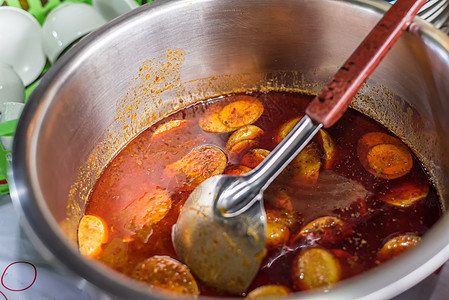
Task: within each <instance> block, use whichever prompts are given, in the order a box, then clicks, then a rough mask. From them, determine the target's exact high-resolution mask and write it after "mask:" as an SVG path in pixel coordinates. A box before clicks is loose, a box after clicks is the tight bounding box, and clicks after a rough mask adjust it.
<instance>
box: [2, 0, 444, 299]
mask: <svg viewBox="0 0 449 300" xmlns="http://www.w3.org/2000/svg"><path fill="white" fill-rule="evenodd" d="M387 7H388V6H387V5H386V4H385V3H379V2H378V3H376V2H371V1H363V0H360V1H326V0H315V1H298V0H284V1H281V2H279V1H269V0H247V1H237V0H227V1H214V0H203V1H193V2H186V1H177V0H174V1H156V2H155V3H151V4H149V5H146V6H144V7H141V8H139V9H137V10H134V11H133V12H131V13H129V14H127V15H126V16H123V17H121V18H119V19H116V20H114V21H113V22H111V23H109V24H107V25H106V26H104V27H102V28H100V29H99V30H97V31H96V32H94V33H92V34H90V35H89V36H88V37H86V38H85V39H83V40H82V41H81V42H80V43H79V44H78V45H77V46H75V47H74V48H73V49H72V50H70V51H69V52H68V53H67V54H66V55H64V56H63V57H62V58H61V59H60V61H58V62H57V63H56V64H55V65H54V66H53V67H52V68H51V69H50V70H49V72H48V73H47V74H46V76H44V78H43V79H42V81H41V83H40V84H39V86H38V88H37V89H36V91H35V92H34V93H33V94H32V96H31V99H30V101H29V103H28V104H27V106H26V108H25V112H24V114H23V116H22V118H21V120H20V123H19V126H18V129H17V138H16V139H15V144H14V150H13V161H12V173H11V179H10V181H11V182H12V183H11V187H12V193H11V195H12V198H13V200H14V203H15V205H16V206H17V207H18V208H19V211H20V212H21V213H22V214H23V215H24V219H25V227H26V228H27V229H28V231H29V233H30V235H31V237H32V240H33V241H35V243H36V244H37V245H38V246H39V247H40V248H41V250H42V252H43V254H44V255H45V256H46V257H47V258H48V259H50V260H52V261H57V262H58V263H60V264H62V265H64V266H65V267H66V268H68V269H70V270H72V271H74V272H75V273H77V274H78V275H80V276H81V277H84V278H86V279H87V280H88V281H90V282H92V283H93V284H94V285H97V286H99V287H100V288H101V289H103V290H106V291H108V292H109V293H111V294H114V295H116V296H118V297H122V298H141V297H145V296H148V291H147V290H145V289H142V288H141V287H140V286H138V285H137V284H135V283H134V282H131V280H129V279H127V278H122V276H121V275H117V274H115V273H113V272H110V271H109V270H107V268H105V267H104V266H101V265H100V264H98V263H95V262H90V261H87V260H85V259H84V258H82V257H81V256H80V255H79V254H78V253H77V249H76V248H77V246H76V238H75V237H76V226H77V223H78V221H79V219H80V217H81V214H82V212H83V209H84V206H85V204H86V200H87V198H88V196H89V192H90V190H91V189H92V187H93V185H94V184H95V180H96V179H97V178H98V176H99V175H100V174H101V172H102V170H103V168H104V167H105V165H106V164H107V163H108V162H109V161H110V160H111V158H113V157H114V155H115V154H116V153H117V152H118V151H119V150H120V149H121V148H123V146H124V145H126V143H127V142H128V141H129V140H130V139H132V138H133V137H135V136H136V135H137V134H138V133H139V132H141V131H142V130H144V129H145V128H147V127H149V126H150V125H151V124H152V123H154V122H156V121H158V120H160V119H161V118H162V117H164V116H166V115H168V114H169V113H170V112H173V111H175V110H177V109H180V108H182V107H184V106H187V105H189V104H192V103H195V102H197V101H200V100H204V99H207V98H209V97H213V96H217V95H221V94H227V93H231V92H237V91H251V90H258V91H260V90H262V91H263V90H281V91H282V90H284V91H302V90H306V91H309V92H312V93H313V92H318V91H319V90H320V88H321V87H322V86H323V85H324V84H325V83H326V82H327V80H328V79H329V78H330V77H331V76H332V75H333V73H334V72H335V71H336V70H337V69H338V67H339V66H340V65H341V64H342V63H343V62H344V60H345V59H346V58H347V57H348V56H349V54H350V53H351V52H352V51H353V50H354V49H355V47H356V46H357V45H358V43H359V42H360V41H361V40H362V39H363V38H364V36H365V35H366V34H367V33H368V31H369V30H370V28H372V27H373V26H374V24H375V23H376V21H377V20H378V19H379V18H380V14H381V13H382V12H383V11H384V10H385V9H386V8H387ZM448 49H449V39H448V38H447V37H446V36H445V35H444V34H443V33H442V32H439V31H437V30H436V29H435V28H433V27H432V26H431V25H429V24H427V23H425V22H423V21H420V20H416V21H415V23H414V24H413V25H412V26H411V28H410V30H409V32H406V33H405V34H404V35H403V36H402V37H401V39H400V40H399V41H398V43H397V44H396V45H395V46H394V47H393V49H392V50H391V52H390V53H389V54H388V55H387V57H386V58H385V60H384V61H383V62H382V63H381V65H380V66H379V67H378V69H377V70H376V71H375V72H374V74H373V75H372V76H371V78H370V79H369V80H368V82H367V84H366V85H365V86H364V87H363V88H362V90H361V91H360V92H359V94H358V95H357V97H356V99H355V101H354V103H353V107H354V108H356V109H358V110H360V111H362V112H364V113H366V114H368V115H370V116H372V117H373V118H374V119H376V120H378V121H380V122H381V123H383V124H384V125H386V126H387V127H388V128H390V130H392V131H393V132H394V133H396V134H397V135H398V136H400V137H401V138H403V139H404V141H406V142H407V144H408V145H409V146H410V147H411V148H412V150H413V151H414V152H415V154H416V155H417V156H418V158H419V159H420V160H421V161H422V162H423V164H424V166H425V168H426V170H427V171H428V172H429V174H430V176H431V178H432V179H433V181H434V183H435V185H436V187H437V189H438V191H439V193H440V196H441V199H443V203H442V205H443V207H446V205H447V204H448V203H447V201H448V195H447V193H448V191H447V189H446V187H447V186H449V182H448V180H449V168H448V166H449V161H448V160H449V158H448V157H447V155H445V154H446V153H445V152H446V151H447V150H446V149H449V147H448V144H449V121H448V120H447V117H446V116H447V115H448V114H449V104H448V102H447V99H449V85H448V84H447V82H446V81H447V79H446V78H447V74H449V56H448ZM448 223H449V219H448V217H447V216H445V217H443V218H442V220H441V221H440V222H439V223H438V224H437V225H436V226H435V227H434V229H433V230H431V232H429V234H428V235H427V236H426V237H425V238H424V239H423V242H422V244H421V245H420V246H418V247H417V248H416V249H415V250H413V251H410V252H411V253H410V254H406V255H403V257H400V258H399V259H397V260H395V261H394V262H392V263H389V264H386V265H385V266H382V267H379V268H377V269H375V270H374V271H370V272H368V273H367V274H364V275H362V276H359V277H357V278H355V279H353V280H349V281H348V282H345V283H344V284H342V285H341V286H337V287H336V288H335V289H333V290H332V291H331V292H329V293H326V294H325V295H324V296H323V294H322V293H320V292H319V291H318V292H316V293H308V294H307V297H310V298H311V299H312V298H314V297H321V298H323V297H328V298H329V299H338V298H340V297H341V298H343V299H347V298H348V297H349V298H360V297H365V296H376V297H377V296H379V297H381V296H388V297H391V296H394V295H396V294H398V293H400V292H402V291H404V290H406V289H407V288H409V287H411V286H412V285H413V284H416V283H417V282H419V281H420V280H422V279H423V278H425V277H426V276H427V275H428V274H430V273H431V272H433V271H434V270H436V269H437V268H438V267H439V266H440V265H441V264H443V263H444V262H445V261H446V260H447V259H448V258H449V249H448V246H447V245H448V244H449V234H447V230H448V229H447V228H449V224H448ZM150 294H151V296H152V297H157V296H158V294H157V293H156V292H154V293H151V292H150ZM300 295H301V294H296V295H295V296H294V297H299V296H300ZM302 296H303V297H306V296H304V295H302Z"/></svg>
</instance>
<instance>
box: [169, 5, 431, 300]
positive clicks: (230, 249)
mask: <svg viewBox="0 0 449 300" xmlns="http://www.w3.org/2000/svg"><path fill="white" fill-rule="evenodd" d="M425 2H426V0H417V1H415V0H398V1H397V2H396V3H395V4H394V5H393V6H392V7H391V8H390V9H389V10H388V11H387V12H386V14H385V15H384V16H383V17H382V19H381V20H380V21H379V22H378V23H377V25H376V26H375V27H374V28H373V30H372V31H371V32H370V33H369V34H368V36H367V37H366V38H365V39H364V41H363V42H362V43H361V44H360V45H359V47H358V48H357V49H356V50H355V52H354V53H353V54H352V55H351V56H350V57H349V59H348V60H347V61H346V62H345V63H344V64H343V66H342V67H341V68H340V69H339V70H338V72H337V73H336V74H335V75H334V77H333V78H332V79H331V81H330V82H329V83H328V84H327V85H326V87H325V88H324V89H323V91H322V92H321V93H320V94H319V95H318V96H316V97H315V98H314V100H313V101H312V102H311V103H310V104H309V106H308V107H307V109H306V116H304V117H303V118H302V119H301V121H300V122H299V123H298V124H297V125H296V126H295V128H294V129H293V130H292V131H291V132H290V133H289V134H288V136H287V137H286V138H285V139H284V140H283V141H282V142H281V143H280V144H279V145H278V146H277V147H276V148H275V149H274V150H273V151H272V152H271V154H270V155H269V156H267V158H266V159H265V160H264V161H263V162H262V163H261V164H260V165H259V166H258V167H257V168H255V169H254V170H252V171H251V172H249V173H247V174H245V175H242V176H225V175H219V176H214V177H211V178H209V179H207V180H206V181H204V182H203V183H201V184H200V185H199V186H198V187H197V188H196V189H195V190H194V191H193V192H192V194H191V195H190V196H189V198H188V199H187V201H186V203H185V205H184V207H183V209H182V211H181V213H180V215H179V218H178V221H177V223H176V225H175V226H174V227H173V232H172V234H173V242H174V246H175V250H176V253H177V254H178V256H179V258H180V259H181V260H182V261H183V262H184V263H185V264H186V265H187V266H188V267H189V268H190V269H191V270H192V272H193V273H194V274H195V275H196V276H197V277H198V278H200V279H201V280H202V281H203V282H205V283H206V284H208V285H210V286H213V287H215V288H218V289H220V290H224V291H227V292H230V293H233V294H242V293H244V292H245V291H246V290H247V288H248V287H249V285H250V284H251V282H252V281H253V279H254V277H255V275H256V274H257V272H258V270H259V267H260V264H261V261H262V259H263V258H264V256H265V254H266V249H265V231H266V226H267V225H266V215H265V210H264V207H263V201H262V200H263V196H262V193H263V191H264V190H265V189H266V188H267V187H268V185H269V184H270V183H271V182H272V181H273V180H274V179H275V178H276V177H277V176H278V175H279V174H280V173H281V172H282V170H283V169H284V168H285V167H286V166H287V165H288V164H289V163H290V162H291V161H292V160H293V159H294V157H295V156H296V155H298V154H299V152H300V151H301V150H302V149H303V148H304V147H305V146H306V145H307V143H308V142H309V141H310V140H311V139H312V137H313V136H314V135H315V134H316V133H317V131H318V130H319V129H320V128H321V127H329V126H332V125H333V124H334V123H335V122H336V121H337V120H338V119H339V118H340V117H341V116H342V115H343V113H344V112H345V111H346V109H347V107H348V105H349V104H350V102H351V100H352V98H353V97H354V95H355V94H356V93H357V91H358V90H359V88H360V87H361V86H362V84H363V83H364V82H365V80H366V79H367V78H368V77H369V75H371V73H372V72H373V71H374V69H375V68H376V66H377V65H378V64H379V63H380V61H381V60H382V59H383V57H384V56H385V55H386V54H387V52H388V50H389V49H390V48H391V47H392V45H393V44H394V43H395V42H396V41H397V40H398V38H399V36H400V35H401V33H402V32H403V31H404V30H405V29H406V28H407V27H408V26H409V25H410V23H411V22H412V20H413V18H414V17H415V15H416V14H417V13H418V11H419V10H420V8H421V7H422V6H423V5H424V3H425Z"/></svg>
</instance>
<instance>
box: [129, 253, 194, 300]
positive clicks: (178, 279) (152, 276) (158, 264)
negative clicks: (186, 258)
mask: <svg viewBox="0 0 449 300" xmlns="http://www.w3.org/2000/svg"><path fill="white" fill-rule="evenodd" d="M131 277H133V278H135V279H137V280H140V281H143V282H146V283H148V284H150V285H152V286H154V287H158V288H161V289H163V290H165V291H168V292H170V293H177V294H188V295H198V294H199V289H198V285H197V283H196V281H195V278H194V277H193V275H192V274H191V273H190V270H189V268H187V267H186V266H185V265H183V264H182V263H180V262H179V261H177V260H175V259H173V258H171V257H168V256H153V257H150V258H148V259H147V260H145V261H143V262H141V263H140V264H138V265H137V266H136V267H135V269H134V271H133V272H132V273H131Z"/></svg>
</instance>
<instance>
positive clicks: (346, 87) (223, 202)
mask: <svg viewBox="0 0 449 300" xmlns="http://www.w3.org/2000/svg"><path fill="white" fill-rule="evenodd" d="M424 3H426V0H398V1H397V2H396V3H395V4H394V5H393V6H392V7H391V8H390V9H389V10H388V11H387V12H386V13H385V15H384V16H383V17H382V19H381V20H380V21H379V22H378V23H377V25H376V26H375V27H374V28H373V30H371V32H370V33H369V34H368V36H367V37H366V38H365V39H364V40H363V42H362V43H361V44H360V45H359V47H358V48H357V49H356V50H355V51H354V52H353V54H352V55H351V56H350V57H349V59H348V60H347V61H346V62H345V63H344V64H343V66H342V67H341V68H340V69H339V71H338V72H337V73H336V74H335V76H334V77H333V78H332V80H331V81H330V82H329V83H328V84H327V85H326V87H325V88H324V89H323V91H322V92H321V93H320V94H319V95H318V96H316V97H315V99H314V100H313V101H312V102H311V103H310V104H309V106H308V107H307V109H306V114H307V115H306V116H305V117H303V118H302V119H301V121H300V122H299V123H298V124H297V125H296V126H295V128H294V129H293V130H292V131H291V132H290V133H289V134H288V135H287V137H286V138H285V139H284V140H283V141H282V142H281V143H280V144H279V145H278V146H277V147H276V148H275V149H274V150H273V151H272V152H271V153H270V155H268V157H266V158H265V160H264V161H263V162H262V163H261V164H260V165H259V166H258V167H257V168H255V169H254V170H253V171H251V172H250V173H248V174H247V175H244V176H242V177H241V180H239V181H236V182H235V183H234V184H233V185H231V186H229V187H228V188H227V189H225V190H224V191H223V193H222V194H221V195H220V196H219V197H218V201H217V203H216V208H218V210H219V211H221V213H222V215H223V216H224V217H233V216H235V215H239V214H241V213H242V212H244V211H245V210H247V209H248V208H249V207H251V206H252V205H253V204H254V203H255V202H256V201H259V200H260V196H258V195H259V194H260V191H263V190H264V189H265V188H266V187H267V186H268V185H269V184H270V183H271V182H272V181H273V180H274V179H275V178H276V177H277V175H279V174H280V173H281V172H282V170H284V168H285V167H286V166H287V165H288V164H289V163H290V162H291V161H292V160H293V159H294V157H295V156H296V155H297V154H298V153H299V152H300V151H301V150H302V149H303V148H304V147H305V146H306V145H307V143H308V142H309V141H310V140H311V139H312V137H313V136H314V135H315V134H316V132H317V131H318V130H319V129H320V128H321V127H322V126H324V127H329V126H331V125H333V124H334V123H335V122H336V121H337V120H338V119H340V117H341V116H342V115H343V113H344V112H345V111H346V109H347V108H348V106H349V103H350V102H351V100H352V98H353V97H354V95H355V94H356V93H357V91H358V90H359V88H360V87H361V86H362V84H363V83H364V82H365V80H366V79H367V78H368V77H369V75H371V73H372V72H373V71H374V69H375V68H376V66H377V65H378V64H379V63H380V61H381V60H382V59H383V58H384V57H385V55H386V54H387V53H388V51H389V50H390V48H391V47H392V46H393V44H394V43H395V42H396V41H397V40H398V38H399V36H400V35H401V33H402V32H403V31H404V30H405V29H406V28H407V27H408V26H409V25H410V23H411V22H412V20H413V18H414V16H415V15H416V14H417V13H418V11H419V10H420V8H421V7H422V6H423V5H424Z"/></svg>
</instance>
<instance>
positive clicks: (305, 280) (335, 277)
mask: <svg viewBox="0 0 449 300" xmlns="http://www.w3.org/2000/svg"><path fill="white" fill-rule="evenodd" d="M341 273H342V272H341V266H340V263H339V261H338V259H337V258H336V257H335V256H334V255H333V253H332V252H331V251H329V250H326V249H322V248H308V249H306V250H303V251H301V252H299V253H298V254H297V255H296V257H295V258H294V260H293V265H292V281H293V284H294V286H295V287H296V288H297V289H298V290H310V289H314V288H328V287H331V286H332V285H333V284H335V283H337V282H338V281H340V279H341V276H342V274H341Z"/></svg>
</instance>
